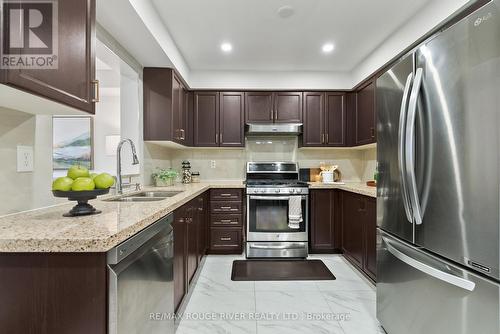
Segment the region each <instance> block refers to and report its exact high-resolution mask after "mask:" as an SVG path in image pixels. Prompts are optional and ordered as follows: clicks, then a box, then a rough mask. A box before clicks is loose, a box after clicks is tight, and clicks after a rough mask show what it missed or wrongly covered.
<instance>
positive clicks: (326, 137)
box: [325, 133, 328, 144]
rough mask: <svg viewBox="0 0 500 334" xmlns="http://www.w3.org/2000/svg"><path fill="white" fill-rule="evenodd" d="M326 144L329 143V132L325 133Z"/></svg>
mask: <svg viewBox="0 0 500 334" xmlns="http://www.w3.org/2000/svg"><path fill="white" fill-rule="evenodd" d="M325 144H328V133H325Z"/></svg>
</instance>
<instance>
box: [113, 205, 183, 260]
mask: <svg viewBox="0 0 500 334" xmlns="http://www.w3.org/2000/svg"><path fill="white" fill-rule="evenodd" d="M173 220H174V215H173V214H169V215H168V216H165V217H164V218H162V219H160V220H158V221H157V222H156V223H154V224H152V225H151V226H148V227H146V228H145V229H144V230H142V231H141V232H139V233H137V234H136V235H134V236H132V237H131V238H129V239H127V240H125V241H124V242H122V243H121V244H119V245H118V246H116V247H115V248H113V249H111V250H110V251H109V252H108V253H107V263H108V264H110V265H114V264H118V263H120V262H121V261H122V260H123V259H125V258H126V257H127V256H129V255H130V254H132V253H134V252H135V251H136V250H137V249H139V248H140V247H141V246H142V245H144V244H145V243H146V242H148V240H150V239H151V238H153V237H154V236H155V235H156V234H158V233H159V232H160V231H161V230H163V229H164V228H165V227H168V228H169V229H170V230H172V222H173Z"/></svg>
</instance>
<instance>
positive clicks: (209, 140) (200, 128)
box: [194, 92, 219, 147]
mask: <svg viewBox="0 0 500 334" xmlns="http://www.w3.org/2000/svg"><path fill="white" fill-rule="evenodd" d="M194 146H202V147H214V146H219V93H217V92H196V93H195V94H194Z"/></svg>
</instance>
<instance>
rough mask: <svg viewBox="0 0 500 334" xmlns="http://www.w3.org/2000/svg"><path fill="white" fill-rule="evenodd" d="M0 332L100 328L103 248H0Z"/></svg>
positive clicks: (61, 333)
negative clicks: (26, 250) (85, 250)
mask: <svg viewBox="0 0 500 334" xmlns="http://www.w3.org/2000/svg"><path fill="white" fill-rule="evenodd" d="M0 296H2V297H1V298H2V303H3V305H4V307H2V308H1V309H0V323H1V324H2V325H1V327H2V333H51V334H66V333H75V334H86V333H93V334H106V333H107V332H108V331H107V330H108V326H107V316H108V312H107V298H108V296H107V266H106V254H105V253H2V254H0Z"/></svg>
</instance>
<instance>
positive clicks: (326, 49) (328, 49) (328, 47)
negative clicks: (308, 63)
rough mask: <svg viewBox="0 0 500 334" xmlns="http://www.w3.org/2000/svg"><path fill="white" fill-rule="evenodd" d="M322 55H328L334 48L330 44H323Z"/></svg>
mask: <svg viewBox="0 0 500 334" xmlns="http://www.w3.org/2000/svg"><path fill="white" fill-rule="evenodd" d="M321 49H322V50H323V52H324V53H330V52H332V51H333V49H335V46H334V45H333V44H332V43H325V44H323V47H321Z"/></svg>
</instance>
